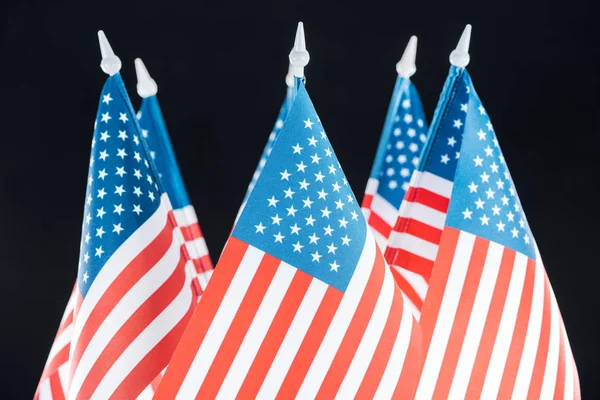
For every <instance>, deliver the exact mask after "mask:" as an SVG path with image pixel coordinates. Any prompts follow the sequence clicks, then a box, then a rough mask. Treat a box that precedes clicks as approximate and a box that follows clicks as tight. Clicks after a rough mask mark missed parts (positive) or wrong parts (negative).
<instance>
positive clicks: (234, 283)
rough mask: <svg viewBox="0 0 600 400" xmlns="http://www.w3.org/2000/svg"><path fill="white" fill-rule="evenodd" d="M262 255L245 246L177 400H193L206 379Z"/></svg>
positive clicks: (253, 248) (256, 250)
mask: <svg viewBox="0 0 600 400" xmlns="http://www.w3.org/2000/svg"><path fill="white" fill-rule="evenodd" d="M264 254H265V253H263V252H262V251H260V250H258V249H257V248H255V247H252V246H248V248H247V250H246V253H245V254H244V257H243V258H242V262H241V263H240V265H239V266H238V269H237V272H236V273H235V275H234V276H233V279H232V280H231V283H230V284H229V288H228V289H227V292H225V295H224V296H223V300H222V303H221V306H220V307H219V309H218V310H217V313H216V314H215V317H214V319H213V321H212V323H211V324H210V327H209V328H208V331H207V332H206V336H205V337H204V340H203V341H202V343H201V345H200V348H199V349H198V351H197V352H196V355H195V357H194V361H193V362H192V364H191V365H190V368H189V369H188V371H187V374H186V376H185V379H184V381H183V383H182V385H181V387H180V388H179V392H178V393H177V396H176V398H177V399H193V398H195V397H196V394H197V393H198V391H199V390H200V386H202V383H203V382H204V378H206V374H207V373H208V369H209V368H210V366H211V365H212V362H213V360H214V359H215V356H216V355H217V351H218V350H219V348H220V347H221V344H222V342H223V339H224V338H225V335H226V333H227V330H228V329H229V326H230V325H231V322H232V321H233V318H234V317H235V315H236V313H237V311H238V309H239V307H240V304H241V303H242V300H243V299H244V296H245V294H246V292H247V291H248V288H249V287H250V283H251V282H252V278H254V275H255V274H256V271H257V270H258V266H259V265H260V262H261V261H262V258H263V256H264Z"/></svg>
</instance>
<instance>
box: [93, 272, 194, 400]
mask: <svg viewBox="0 0 600 400" xmlns="http://www.w3.org/2000/svg"><path fill="white" fill-rule="evenodd" d="M175 273H178V272H177V271H175ZM179 273H183V271H180V272H179ZM190 281H191V277H190V276H189V275H187V274H186V277H185V282H184V284H183V286H182V287H181V291H180V292H179V294H178V295H177V296H176V297H175V298H174V299H173V301H172V302H171V303H170V304H169V305H168V306H167V307H166V308H165V309H164V310H163V311H162V312H161V313H160V315H159V316H158V317H156V318H155V319H154V320H153V321H152V322H151V323H150V324H148V326H147V327H146V328H145V329H144V330H143V331H142V332H141V333H140V334H139V335H138V336H137V337H136V338H135V339H134V340H133V342H131V344H130V345H129V346H128V347H127V349H126V350H125V351H123V353H121V355H120V356H119V358H118V359H117V361H115V363H114V364H113V365H112V367H111V368H110V369H109V370H108V372H107V373H106V375H105V376H104V378H103V379H102V381H101V382H100V384H99V385H98V387H97V388H96V390H95V392H94V394H93V395H92V397H91V400H93V399H98V400H99V399H103V398H106V396H107V394H109V393H110V394H113V393H114V392H115V390H116V389H117V388H118V387H119V385H120V384H121V382H123V380H124V379H125V378H126V377H127V376H128V375H129V373H130V372H131V371H132V370H133V369H134V368H135V366H136V365H138V363H139V362H140V361H141V360H142V359H143V358H144V357H145V356H146V355H147V354H148V353H149V352H150V351H151V350H152V349H154V348H155V347H156V345H157V344H158V343H159V342H160V341H161V340H162V339H163V338H164V337H165V336H167V334H169V332H171V330H172V329H173V328H174V327H175V326H176V325H177V324H178V323H179V322H180V321H181V320H182V319H183V317H184V316H185V315H186V313H187V312H188V310H189V309H190V305H191V304H192V301H193V300H192V297H193V296H192V291H191V289H190ZM164 361H168V360H164ZM152 379H154V378H152ZM148 383H150V382H148Z"/></svg>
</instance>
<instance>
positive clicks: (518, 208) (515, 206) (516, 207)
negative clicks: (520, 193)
mask: <svg viewBox="0 0 600 400" xmlns="http://www.w3.org/2000/svg"><path fill="white" fill-rule="evenodd" d="M514 208H515V211H517V212H519V210H520V209H521V207H519V204H518V203H515V205H514Z"/></svg>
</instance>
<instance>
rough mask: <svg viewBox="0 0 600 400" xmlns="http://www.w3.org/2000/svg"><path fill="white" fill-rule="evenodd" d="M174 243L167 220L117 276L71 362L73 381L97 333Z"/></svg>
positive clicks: (102, 299) (90, 318) (97, 305)
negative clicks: (152, 238)
mask: <svg viewBox="0 0 600 400" xmlns="http://www.w3.org/2000/svg"><path fill="white" fill-rule="evenodd" d="M172 242H173V227H172V226H171V225H170V224H169V220H168V219H167V221H166V223H165V226H164V227H163V229H162V231H161V232H160V233H159V234H158V236H157V237H156V238H155V239H154V240H153V241H152V243H150V244H149V245H148V246H147V247H146V248H145V249H144V250H142V251H141V252H140V253H139V254H138V255H137V256H136V257H135V258H134V259H133V261H131V263H129V265H127V266H126V267H125V268H124V269H123V271H121V273H120V274H119V276H117V277H116V279H115V280H114V281H113V282H112V284H111V285H110V287H109V288H108V289H107V290H106V291H105V292H104V293H103V294H102V297H101V298H100V299H99V300H98V303H96V305H95V307H94V309H93V310H92V311H91V312H90V315H89V317H88V319H87V320H86V321H85V325H84V326H83V328H82V330H81V335H80V336H79V339H78V341H77V343H76V347H75V351H74V353H73V358H72V359H71V379H72V378H73V374H74V373H75V370H76V369H77V366H78V365H79V361H80V360H81V356H82V355H83V353H84V352H85V350H86V349H87V346H88V344H89V343H90V341H91V340H92V338H93V336H94V334H95V333H96V331H97V330H98V328H99V327H100V325H102V323H103V322H104V320H105V319H106V317H107V316H108V315H109V314H110V313H111V312H112V310H113V309H114V308H115V306H116V305H117V304H118V302H119V301H120V300H121V299H122V298H123V297H124V296H125V294H126V293H127V292H128V291H129V290H130V289H131V288H132V287H133V285H135V284H136V283H137V282H138V281H139V280H140V279H141V278H142V277H143V276H144V275H145V274H146V273H147V272H148V271H149V270H150V269H151V268H152V267H154V265H156V263H157V262H158V261H160V259H161V258H162V257H163V256H164V254H165V253H166V252H167V250H168V249H169V247H170V246H171V243H172Z"/></svg>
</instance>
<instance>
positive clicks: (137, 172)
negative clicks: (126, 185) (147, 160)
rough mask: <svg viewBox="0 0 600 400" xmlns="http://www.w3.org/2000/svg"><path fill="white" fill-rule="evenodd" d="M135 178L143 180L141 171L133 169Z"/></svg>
mask: <svg viewBox="0 0 600 400" xmlns="http://www.w3.org/2000/svg"><path fill="white" fill-rule="evenodd" d="M133 176H135V177H136V178H138V179H142V173H141V172H140V170H139V169H135V168H134V169H133Z"/></svg>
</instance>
